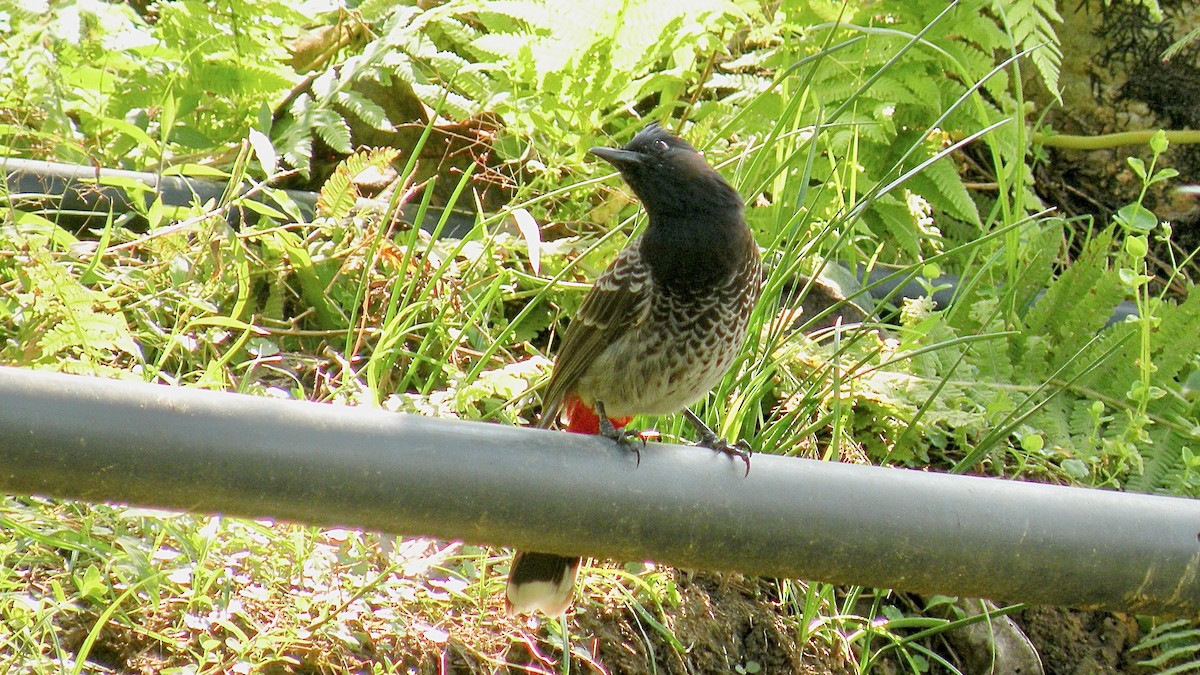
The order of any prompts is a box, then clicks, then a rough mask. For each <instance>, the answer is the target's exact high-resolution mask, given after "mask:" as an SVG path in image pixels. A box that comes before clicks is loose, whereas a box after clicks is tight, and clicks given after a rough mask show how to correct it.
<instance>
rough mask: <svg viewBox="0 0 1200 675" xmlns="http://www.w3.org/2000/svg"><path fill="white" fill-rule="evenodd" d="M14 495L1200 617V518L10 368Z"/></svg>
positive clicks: (1, 471) (870, 472)
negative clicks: (636, 452)
mask: <svg viewBox="0 0 1200 675" xmlns="http://www.w3.org/2000/svg"><path fill="white" fill-rule="evenodd" d="M0 490H4V491H7V492H11V493H20V494H42V495H49V496H54V497H62V498H71V499H84V500H90V501H115V502H125V503H131V504H137V505H143V506H153V507H160V508H172V509H185V510H188V511H195V512H200V513H225V514H229V515H235V516H243V517H256V518H264V517H266V518H276V519H283V520H292V521H299V522H305V523H313V524H318V525H328V526H335V525H336V526H351V527H362V528H367V529H373V530H382V531H387V532H395V533H403V534H414V535H416V534H419V535H428V536H434V537H440V538H445V539H462V540H465V541H468V542H472V543H478V544H493V545H506V546H517V547H522V548H528V549H535V550H541V551H548V552H555V553H562V554H584V555H593V556H597V557H602V558H614V559H618V560H644V559H652V560H657V561H659V562H663V563H668V564H672V565H677V566H682V567H694V568H705V569H714V570H738V571H742V572H746V573H750V574H757V575H765V576H775V577H798V578H802V579H811V580H820V581H827V582H833V583H850V584H862V585H866V586H876V587H886V588H896V589H901V590H908V591H916V592H922V593H940V594H946V595H963V596H971V597H990V598H996V599H1004V600H1009V601H1024V602H1030V603H1039V604H1054V605H1067V606H1073V607H1080V608H1088V609H1108V610H1116V611H1126V612H1139V613H1146V614H1159V615H1180V616H1196V615H1197V614H1200V575H1198V572H1200V540H1198V536H1200V534H1198V533H1200V500H1189V499H1179V498H1173V497H1162V496H1152V495H1142V494H1127V493H1119V492H1108V491H1101V490H1090V489H1082V488H1068V487H1060V486H1054V485H1040V484H1035V483H1022V482H1016V481H1006V480H997V479H988V478H977V477H968V476H950V475H944V474H934V473H925V472H921V471H910V470H903V469H887V468H879V467H872V466H857V465H849V464H839V463H834V462H819V461H811V460H804V459H796V458H786V457H778V456H772V455H766V454H760V455H756V456H755V457H754V459H753V461H752V463H751V470H750V474H749V476H744V475H743V466H742V464H741V462H740V461H730V459H729V458H728V457H725V456H723V455H719V454H716V453H712V452H709V451H707V450H703V449H700V448H692V447H683V446H675V445H659V444H654V445H651V446H649V447H647V448H646V449H645V450H644V451H643V452H642V457H641V466H638V465H637V463H636V462H635V458H634V457H633V456H632V455H630V454H627V453H625V452H623V451H621V450H619V449H618V448H616V447H615V446H614V445H613V444H612V443H611V442H608V441H607V440H605V439H602V438H598V437H589V436H578V435H572V434H565V433H560V432H552V431H540V430H534V429H522V428H516V427H508V426H500V425H489V424H481V423H472V422H462V421H455V420H444V419H428V418H423V417H418V416H412V415H403V414H397V413H389V412H385V411H380V410H371V409H364V408H347V407H338V406H333V405H322V404H316V403H307V402H295V401H279V400H272V399H265V398H256V397H250V396H243V395H238V394H227V393H219V392H210V391H201V390H193V389H183V388H171V387H165V386H156V385H149V384H143V383H134V382H125V381H112V380H101V379H91V378H84V377H77V376H69V375H58V374H52V373H44V372H34V371H25V370H18V369H12V368H0Z"/></svg>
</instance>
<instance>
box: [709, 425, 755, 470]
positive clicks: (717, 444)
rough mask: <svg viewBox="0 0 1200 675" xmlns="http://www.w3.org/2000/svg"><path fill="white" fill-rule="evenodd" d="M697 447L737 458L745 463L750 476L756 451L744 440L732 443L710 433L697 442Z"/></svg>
mask: <svg viewBox="0 0 1200 675" xmlns="http://www.w3.org/2000/svg"><path fill="white" fill-rule="evenodd" d="M696 445H699V446H700V447H703V448H708V449H709V450H713V451H715V452H719V453H722V454H725V455H729V457H730V458H733V457H737V458H738V459H740V460H742V461H743V462H745V464H746V475H747V476H749V475H750V456H751V455H753V454H754V450H753V449H752V448H751V447H750V444H749V443H747V442H746V441H745V440H744V439H743V440H740V441H738V442H737V443H730V442H729V441H727V440H725V439H724V438H721V437H720V436H718V435H716V434H714V433H709V434H703V435H701V437H700V440H699V441H697V442H696Z"/></svg>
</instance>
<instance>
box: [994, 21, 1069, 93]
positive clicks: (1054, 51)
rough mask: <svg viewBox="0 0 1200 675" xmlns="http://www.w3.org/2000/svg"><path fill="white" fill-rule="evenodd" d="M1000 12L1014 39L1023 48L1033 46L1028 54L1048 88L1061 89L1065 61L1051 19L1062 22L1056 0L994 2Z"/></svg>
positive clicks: (1051, 89)
mask: <svg viewBox="0 0 1200 675" xmlns="http://www.w3.org/2000/svg"><path fill="white" fill-rule="evenodd" d="M993 7H994V8H995V10H996V12H997V14H999V15H1000V16H1002V17H1004V18H1005V21H1006V23H1007V25H1008V29H1009V31H1010V32H1011V33H1012V36H1013V40H1015V41H1016V43H1017V46H1018V47H1019V48H1021V49H1032V50H1033V51H1032V52H1030V55H1029V58H1030V59H1031V60H1032V61H1033V65H1034V66H1035V67H1036V68H1037V70H1038V74H1040V75H1041V76H1042V81H1043V82H1044V83H1045V84H1046V88H1047V89H1049V90H1050V91H1052V92H1057V91H1058V73H1059V68H1060V67H1061V65H1062V46H1061V45H1060V43H1059V40H1058V33H1056V32H1055V30H1054V26H1053V25H1052V24H1051V22H1052V21H1053V22H1058V23H1062V16H1060V15H1059V13H1058V10H1057V9H1056V8H1055V6H1054V0H1018V1H1017V2H1001V0H996V1H995V2H993Z"/></svg>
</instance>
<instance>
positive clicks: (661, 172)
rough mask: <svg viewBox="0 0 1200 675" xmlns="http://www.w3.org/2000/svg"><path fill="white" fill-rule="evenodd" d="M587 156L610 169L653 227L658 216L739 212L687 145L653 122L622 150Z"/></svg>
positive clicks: (730, 193)
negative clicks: (617, 173) (630, 191)
mask: <svg viewBox="0 0 1200 675" xmlns="http://www.w3.org/2000/svg"><path fill="white" fill-rule="evenodd" d="M588 152H590V153H592V154H593V155H596V156H597V157H600V158H601V159H604V160H606V161H607V162H608V163H610V164H612V165H613V166H614V167H616V169H617V170H618V171H620V172H621V175H622V176H623V177H624V178H625V180H626V182H628V183H629V186H630V187H632V188H633V191H634V192H635V193H636V194H637V196H638V198H639V199H641V200H642V204H643V205H644V206H645V207H646V212H647V213H649V214H650V221H651V223H652V224H653V223H654V220H655V218H656V216H661V217H673V216H687V215H690V214H693V213H696V212H704V211H708V212H710V213H711V212H714V211H719V210H733V211H737V212H739V213H740V212H741V209H742V198H741V196H739V195H738V193H737V190H734V189H733V186H731V185H730V184H729V183H728V181H726V180H725V178H724V177H723V176H721V174H720V173H717V170H716V169H714V168H712V167H711V166H709V164H708V162H706V161H704V157H703V156H701V154H700V153H699V152H696V149H695V148H693V147H692V146H691V145H690V144H689V143H688V142H687V141H685V140H683V139H682V138H679V137H678V136H675V135H674V134H672V133H670V132H669V131H667V130H666V129H663V128H662V127H660V126H659V125H658V123H656V122H651V123H650V124H649V125H648V126H647V127H646V128H645V129H642V130H641V131H640V132H638V135H637V136H634V137H633V140H632V141H630V142H629V143H628V144H626V145H625V146H624V147H622V148H605V147H596V148H592V149H591V150H589V151H588Z"/></svg>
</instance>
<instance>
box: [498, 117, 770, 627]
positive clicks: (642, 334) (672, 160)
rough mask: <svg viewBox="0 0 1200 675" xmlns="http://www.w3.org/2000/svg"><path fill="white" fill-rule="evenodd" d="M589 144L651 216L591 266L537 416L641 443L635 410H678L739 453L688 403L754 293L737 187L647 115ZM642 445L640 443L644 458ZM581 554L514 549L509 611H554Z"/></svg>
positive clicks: (710, 378)
mask: <svg viewBox="0 0 1200 675" xmlns="http://www.w3.org/2000/svg"><path fill="white" fill-rule="evenodd" d="M588 152H589V153H591V154H593V155H595V156H597V157H599V158H601V159H603V160H605V161H607V162H608V163H609V164H611V165H613V166H614V167H615V168H616V169H617V171H618V172H619V173H620V174H621V176H622V178H624V180H625V181H626V182H627V183H628V184H629V186H630V187H631V188H632V189H633V192H634V194H635V195H636V196H637V197H638V199H639V200H640V201H641V203H642V207H643V208H644V209H645V211H646V214H647V216H648V221H649V222H648V224H647V226H646V229H645V231H644V232H643V233H642V234H641V235H640V236H637V237H635V238H633V239H632V240H631V241H630V242H629V243H628V245H627V246H626V247H625V248H624V249H623V250H621V252H620V253H618V254H617V256H616V258H615V259H614V260H613V261H612V262H611V263H610V264H609V266H608V267H607V269H605V271H604V272H603V273H601V274H600V276H599V277H597V278H596V280H595V282H594V284H593V286H592V289H591V291H589V293H588V295H587V296H586V297H585V298H584V300H583V303H582V304H581V305H580V307H579V310H578V311H577V312H576V313H575V315H574V316H573V317H572V320H571V322H570V323H569V325H568V326H567V329H566V331H565V332H564V334H563V338H562V342H561V346H560V348H559V352H558V356H557V358H556V359H555V362H554V366H553V368H552V370H551V374H550V379H549V381H548V383H547V384H546V389H545V393H544V395H543V398H542V419H541V421H540V422H539V426H540V427H543V428H549V427H550V426H552V425H553V424H555V423H556V422H557V421H558V420H559V418H560V416H561V418H562V421H563V423H564V428H565V430H566V431H569V432H574V433H584V434H601V435H604V436H606V437H608V438H611V439H613V440H615V441H616V442H617V443H618V445H620V446H621V447H624V448H626V449H628V450H632V451H634V452H638V445H637V443H638V442H639V441H640V442H641V443H642V444H644V442H645V441H644V437H642V436H640V435H639V433H638V432H636V431H632V430H629V429H626V428H625V427H626V425H627V424H628V423H629V421H630V420H631V419H632V418H633V417H634V416H635V415H650V416H662V415H670V414H675V413H678V412H682V413H683V414H684V416H685V418H686V419H687V420H688V421H689V422H690V423H691V424H692V426H693V427H695V429H696V431H697V434H698V436H699V439H698V444H699V445H702V446H705V447H709V448H712V449H714V450H717V451H720V452H724V453H726V454H729V455H730V456H731V457H734V456H736V457H740V458H741V459H742V460H743V461H745V463H746V472H747V475H748V474H749V471H750V452H749V447H748V446H747V445H746V444H744V443H739V444H736V445H734V444H730V443H729V442H727V441H725V440H724V439H722V438H721V437H720V436H719V435H717V434H716V433H714V432H713V431H712V430H711V429H709V428H708V427H707V426H705V425H704V423H703V422H702V421H701V420H700V418H699V417H698V416H696V415H695V414H694V413H692V411H691V410H689V409H688V408H687V406H689V405H691V404H692V403H694V402H695V401H697V400H698V399H700V398H701V397H703V396H704V395H705V394H707V393H708V392H709V391H710V390H711V389H712V388H713V387H714V386H716V384H717V383H718V382H719V381H720V380H721V378H723V377H724V376H725V373H726V372H727V371H728V370H729V368H730V366H731V365H732V364H733V361H734V359H735V358H736V357H737V355H738V353H739V352H740V351H741V348H742V343H743V341H744V339H745V336H746V330H747V326H748V324H749V319H750V314H751V312H752V311H753V309H754V305H755V303H756V302H757V300H758V295H759V287H760V284H761V280H762V263H761V259H760V255H759V250H758V244H757V243H756V242H755V240H754V236H753V233H752V232H751V231H750V228H749V227H748V226H747V224H746V219H745V215H744V211H745V205H744V203H743V201H742V198H741V195H739V194H738V192H737V190H736V189H734V187H733V186H732V185H730V184H729V181H727V180H726V179H725V178H724V177H723V176H722V175H721V174H720V173H719V172H718V171H717V170H716V169H714V168H713V167H712V166H710V165H709V164H708V162H706V161H705V159H704V157H703V156H702V155H701V154H700V153H699V152H697V151H696V149H695V148H694V147H692V146H691V145H690V144H689V143H688V142H687V141H685V140H683V139H682V138H679V137H678V136H676V135H674V134H672V133H671V132H669V131H667V130H666V129H664V128H663V127H662V126H661V125H659V124H657V123H655V122H651V123H650V124H649V125H647V126H646V127H645V128H644V129H642V130H641V131H639V132H638V133H637V134H636V135H635V136H634V138H633V139H632V140H631V141H629V143H627V144H626V145H625V146H623V147H620V148H610V147H594V148H591V149H590V150H589V151H588ZM640 461H641V455H640V452H639V453H638V462H639V464H640ZM579 564H580V558H579V557H571V556H561V555H556V554H551V553H537V552H528V551H521V552H517V553H516V555H515V556H514V558H513V563H512V566H511V567H510V570H509V578H508V586H507V591H506V595H507V598H506V606H507V608H508V610H509V613H517V614H532V613H535V612H536V611H538V610H540V611H542V612H543V613H545V614H546V615H548V616H560V615H562V614H564V613H565V612H566V610H567V609H568V608H569V607H570V606H571V602H572V600H573V597H574V589H575V579H576V577H577V576H578V574H579Z"/></svg>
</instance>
